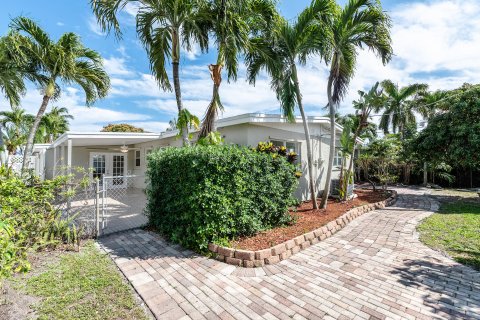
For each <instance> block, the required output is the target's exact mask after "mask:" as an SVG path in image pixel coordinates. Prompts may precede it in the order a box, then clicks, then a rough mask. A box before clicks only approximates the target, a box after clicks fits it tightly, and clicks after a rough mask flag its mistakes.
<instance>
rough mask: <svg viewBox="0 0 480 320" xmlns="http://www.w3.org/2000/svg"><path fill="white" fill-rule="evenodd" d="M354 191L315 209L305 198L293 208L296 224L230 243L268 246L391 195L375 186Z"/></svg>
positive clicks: (257, 247)
mask: <svg viewBox="0 0 480 320" xmlns="http://www.w3.org/2000/svg"><path fill="white" fill-rule="evenodd" d="M355 193H356V194H357V196H358V197H357V198H355V199H353V200H350V201H347V202H339V201H336V200H329V203H328V206H327V209H326V210H325V209H318V210H313V209H312V203H311V202H310V201H308V202H303V203H302V204H301V205H300V206H299V207H298V208H296V209H295V210H291V211H290V215H291V216H292V217H293V218H294V223H293V224H291V225H288V226H284V227H278V228H273V229H270V230H266V231H262V232H259V233H257V234H256V235H254V236H251V237H242V238H239V239H237V240H234V241H231V243H230V245H231V247H232V248H236V249H243V250H253V251H255V250H262V249H267V248H270V247H273V246H275V245H277V244H279V243H283V242H285V241H287V240H290V239H293V238H295V237H297V236H300V235H303V234H305V233H308V232H310V231H313V230H315V229H317V228H320V227H322V226H324V225H326V224H327V223H329V222H330V221H334V220H336V219H337V218H338V217H340V216H341V215H343V214H344V213H346V212H347V211H348V210H350V209H352V208H355V207H359V206H362V205H365V204H368V203H375V202H379V201H382V200H385V199H386V198H388V196H389V195H388V194H385V193H384V192H383V191H376V192H374V191H372V190H356V191H355Z"/></svg>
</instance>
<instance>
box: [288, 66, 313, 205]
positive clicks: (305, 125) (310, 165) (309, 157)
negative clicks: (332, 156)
mask: <svg viewBox="0 0 480 320" xmlns="http://www.w3.org/2000/svg"><path fill="white" fill-rule="evenodd" d="M292 70H293V74H292V75H293V80H294V82H295V93H296V95H297V104H298V109H299V110H300V114H301V115H302V122H303V130H304V131H305V140H306V143H307V167H308V179H309V185H310V197H311V200H312V206H313V209H318V203H317V192H316V190H315V180H314V177H313V155H312V145H311V144H312V140H311V139H310V130H309V129H308V123H307V117H306V116H305V110H303V103H302V95H301V93H300V84H299V83H298V76H297V67H296V66H295V64H293V67H292Z"/></svg>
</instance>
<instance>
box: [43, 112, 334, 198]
mask: <svg viewBox="0 0 480 320" xmlns="http://www.w3.org/2000/svg"><path fill="white" fill-rule="evenodd" d="M309 129H310V134H311V137H312V149H313V150H312V151H313V161H314V176H315V177H316V179H317V191H318V192H319V195H321V192H322V190H323V188H324V185H325V171H326V169H327V162H328V156H329V152H330V148H329V141H330V135H329V126H328V124H325V123H323V124H320V123H310V124H309ZM218 131H220V133H221V134H222V136H223V137H224V139H225V142H226V143H230V144H237V145H244V146H251V147H254V146H256V145H257V144H258V142H260V141H269V140H271V139H273V140H283V141H288V142H295V143H297V145H298V146H299V147H300V154H299V161H300V168H301V171H302V172H303V175H302V177H301V178H300V184H299V188H298V190H297V191H296V194H295V195H296V196H297V197H298V198H299V199H301V200H308V199H309V198H310V192H309V188H308V185H309V182H308V181H309V180H308V174H307V161H306V160H307V146H306V143H305V135H304V130H303V124H302V123H301V122H299V121H298V122H297V123H255V124H252V123H249V124H247V123H243V124H238V125H230V126H227V127H221V126H219V127H218ZM339 135H340V132H337V137H338V136H339ZM181 145H182V140H181V138H177V137H175V136H167V137H160V139H157V140H154V141H150V142H144V143H138V144H134V145H130V146H129V147H130V148H131V150H130V151H129V152H128V153H127V174H133V175H137V176H138V178H137V179H136V180H135V181H134V187H136V188H145V187H146V182H145V178H146V176H145V172H146V167H147V165H146V155H147V151H148V150H152V149H156V148H162V147H169V146H172V147H180V146H181ZM337 146H338V138H337ZM62 148H63V147H61V146H60V147H57V152H56V154H57V160H56V162H57V168H58V167H61V166H62V165H64V164H66V159H65V160H64V161H62V154H64V155H65V157H66V154H67V150H66V147H65V151H64V152H63V153H62ZM112 148H118V146H101V147H99V148H98V149H94V147H73V148H72V166H80V167H83V168H85V169H88V168H89V167H90V153H91V152H95V151H97V152H102V153H103V152H105V153H108V152H112V153H115V152H117V153H118V151H112V150H108V149H112ZM135 150H139V151H140V155H141V158H140V159H141V160H140V166H139V167H136V166H135ZM53 154H54V152H53V148H50V149H48V150H47V152H46V157H45V160H46V177H47V178H51V177H52V171H53V163H54V159H53ZM57 172H58V169H57ZM339 175H340V168H339V167H334V171H333V174H332V179H338V178H339Z"/></svg>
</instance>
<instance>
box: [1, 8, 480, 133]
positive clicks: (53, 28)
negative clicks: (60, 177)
mask: <svg viewBox="0 0 480 320" xmlns="http://www.w3.org/2000/svg"><path fill="white" fill-rule="evenodd" d="M308 3H309V1H306V0H281V1H280V4H279V10H280V11H281V13H282V14H283V15H284V16H286V17H287V18H289V19H291V18H294V17H295V16H296V15H297V14H298V13H299V12H300V11H301V10H302V9H303V8H304V7H305V6H306V5H307V4H308ZM340 3H344V1H340ZM382 3H383V7H384V9H385V10H386V11H388V12H389V14H390V15H391V17H392V19H393V23H394V26H393V28H392V38H393V47H394V53H395V58H394V59H393V60H392V61H391V62H390V64H389V65H387V66H385V67H384V66H382V65H381V63H380V61H379V60H378V59H376V58H375V56H373V55H372V54H371V53H369V52H361V53H360V55H359V59H358V65H357V73H356V76H355V78H354V79H353V80H352V83H351V86H350V90H349V94H348V96H347V97H346V98H345V100H344V101H343V103H342V104H341V106H340V112H341V113H348V112H350V111H351V110H352V109H351V102H352V100H354V99H356V96H357V90H360V89H367V88H369V87H370V86H371V85H373V83H374V82H375V81H381V80H383V79H386V78H388V79H391V80H393V81H395V82H397V83H399V84H401V85H402V84H403V85H404V84H408V83H414V82H426V83H428V84H429V85H430V87H431V88H432V89H440V88H443V89H448V88H455V87H458V86H460V85H461V84H462V83H464V82H471V83H474V82H478V80H477V77H478V74H479V73H480V61H479V60H480V59H478V57H480V1H475V0H464V1H461V0H437V1H394V0H386V1H383V2H382ZM134 12H135V8H134V7H129V8H128V10H127V11H126V12H124V13H123V14H122V16H121V23H122V27H123V30H124V37H123V39H122V40H121V41H116V40H115V39H114V37H113V36H106V35H104V34H102V33H101V32H100V30H99V28H98V26H97V25H96V22H95V19H94V18H93V15H92V13H91V11H90V8H89V5H88V1H86V0H83V1H80V0H76V1H65V0H36V1H33V0H16V1H5V2H4V3H3V4H2V11H1V13H0V32H1V34H2V35H3V34H5V33H6V32H7V30H8V24H9V21H10V19H11V18H13V17H16V16H19V15H25V16H27V17H29V18H32V19H34V20H36V21H37V22H38V23H39V24H40V25H41V26H42V28H44V29H45V30H46V31H47V32H48V33H49V34H50V35H51V37H52V38H53V39H57V38H58V37H59V36H60V35H61V34H62V33H64V32H68V31H72V32H76V33H78V34H79V35H80V36H81V37H82V40H83V42H84V43H85V45H86V46H88V47H90V48H92V49H94V50H97V51H98V52H100V53H101V54H102V56H103V57H104V59H105V66H106V68H107V70H108V72H109V74H110V76H111V79H112V89H111V92H110V95H109V96H108V97H107V98H106V99H103V100H101V101H98V102H97V103H96V105H95V107H94V108H91V109H87V108H86V107H85V106H84V96H83V95H82V93H81V91H80V90H79V89H78V88H76V87H74V86H73V87H72V86H64V94H63V95H62V97H61V99H60V100H59V101H57V102H56V103H54V104H53V105H61V106H65V107H68V108H69V109H70V110H71V113H72V114H73V115H74V116H75V120H74V121H73V122H72V130H76V131H98V130H99V129H100V128H101V127H102V126H103V125H105V124H107V123H119V122H128V123H132V124H136V125H139V126H142V127H144V128H146V129H147V130H149V131H162V130H164V129H165V128H166V126H167V125H168V121H169V120H170V119H171V118H173V117H174V116H175V113H176V105H175V102H174V96H173V94H172V93H169V92H162V91H161V90H160V89H159V88H158V87H157V85H156V83H155V81H154V80H153V79H152V77H151V76H150V71H149V67H148V60H147V59H146V54H145V51H144V49H143V48H142V46H141V45H140V44H139V42H138V41H137V39H136V34H135V20H134ZM182 55H183V58H182V61H181V65H182V67H181V79H182V87H183V88H182V89H183V96H184V104H185V106H186V107H187V108H188V109H189V110H191V111H192V112H193V113H195V114H197V115H198V116H200V117H201V116H203V112H204V110H205V108H206V106H207V104H208V101H209V98H210V94H211V80H210V78H209V74H208V70H207V65H208V64H209V63H211V62H212V61H215V59H214V50H212V52H211V53H209V54H201V53H200V52H198V50H193V51H192V52H182ZM244 71H245V70H244V68H243V67H242V68H241V70H240V77H239V79H238V81H237V82H236V83H230V84H227V82H226V81H224V82H223V83H222V87H221V96H222V100H223V102H224V105H225V108H226V111H225V113H224V114H223V116H231V115H236V114H241V113H245V112H270V113H278V112H279V106H278V103H277V101H276V100H275V95H274V94H273V92H272V91H271V90H270V88H269V82H268V79H267V78H265V77H263V78H261V79H259V81H258V82H257V85H256V86H255V87H253V86H250V85H249V84H248V83H246V81H245V77H244V75H245V72H244ZM326 72H327V69H326V67H325V66H324V65H323V64H321V63H320V62H319V61H318V59H315V58H314V59H311V61H309V63H308V64H307V65H306V66H305V67H302V68H300V83H301V87H302V92H303V96H304V101H305V104H306V109H307V112H308V113H309V114H312V115H313V114H315V115H322V114H324V113H325V110H323V109H322V106H324V105H325V104H326V94H325V87H326ZM40 100H41V96H40V93H39V92H38V91H36V90H35V88H34V87H31V88H30V90H29V91H28V93H27V95H26V96H25V98H24V99H23V101H22V106H23V107H24V108H26V109H27V110H28V111H29V112H31V113H34V112H36V110H37V109H38V106H39V104H40ZM6 108H8V105H7V104H6V103H5V102H4V101H0V110H3V109H6Z"/></svg>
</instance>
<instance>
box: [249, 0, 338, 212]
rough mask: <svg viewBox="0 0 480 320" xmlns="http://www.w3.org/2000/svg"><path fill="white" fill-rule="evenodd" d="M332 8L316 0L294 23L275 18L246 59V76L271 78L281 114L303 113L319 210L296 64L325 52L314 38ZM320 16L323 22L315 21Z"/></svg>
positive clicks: (292, 118) (255, 39)
mask: <svg viewBox="0 0 480 320" xmlns="http://www.w3.org/2000/svg"><path fill="white" fill-rule="evenodd" d="M333 10H334V2H332V1H330V0H316V1H314V2H313V3H312V5H311V6H310V7H308V8H307V9H305V10H304V11H303V12H302V13H301V14H300V15H299V16H298V18H297V20H296V21H295V22H293V23H290V22H288V21H287V20H285V19H283V18H282V17H277V18H276V20H275V22H274V25H273V26H272V28H271V30H269V31H267V32H264V33H263V34H262V35H261V36H257V37H253V38H252V39H251V48H250V51H249V52H248V53H247V55H246V57H245V60H246V63H247V66H248V78H249V81H250V83H252V84H255V80H256V77H257V76H258V74H259V73H260V72H261V71H262V70H265V71H266V72H267V73H268V75H269V76H270V77H271V79H272V80H271V86H272V89H273V90H275V92H276V94H277V99H278V100H279V101H280V107H281V109H282V111H283V114H284V116H285V117H286V118H287V119H288V120H289V121H292V122H293V121H295V108H296V107H298V109H299V111H300V114H301V116H302V121H303V128H304V131H305V139H306V144H307V165H308V175H309V184H310V193H311V200H312V204H313V208H315V209H318V204H317V199H316V198H317V193H316V191H315V180H314V176H313V157H312V146H311V139H310V131H309V128H308V123H307V117H306V116H305V110H304V108H303V102H302V94H301V90H300V83H299V79H298V74H297V63H298V64H301V65H303V64H305V63H306V60H307V58H308V57H309V56H310V55H311V54H316V53H317V54H320V55H323V54H324V53H325V50H326V48H325V46H324V45H325V42H326V41H323V39H321V40H320V41H319V40H317V39H315V37H316V35H317V34H324V33H325V32H324V31H325V30H324V29H323V26H324V25H325V21H326V20H328V19H329V17H330V15H331V14H332V11H333ZM317 19H321V20H322V23H317Z"/></svg>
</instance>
